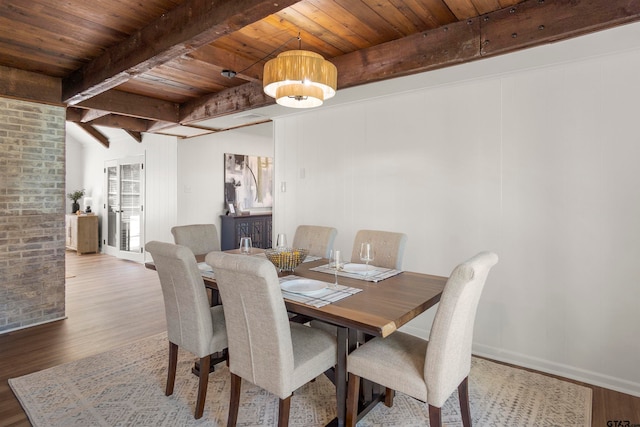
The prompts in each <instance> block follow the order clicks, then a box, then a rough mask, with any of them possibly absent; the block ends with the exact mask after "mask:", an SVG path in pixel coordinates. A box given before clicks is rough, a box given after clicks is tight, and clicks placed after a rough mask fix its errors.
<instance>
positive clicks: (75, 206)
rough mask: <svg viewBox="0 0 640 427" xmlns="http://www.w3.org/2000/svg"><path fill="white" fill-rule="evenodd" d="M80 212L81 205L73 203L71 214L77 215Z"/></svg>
mask: <svg viewBox="0 0 640 427" xmlns="http://www.w3.org/2000/svg"><path fill="white" fill-rule="evenodd" d="M79 210H80V203H78V202H73V203H72V204H71V213H76V212H78V211H79Z"/></svg>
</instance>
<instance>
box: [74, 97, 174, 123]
mask: <svg viewBox="0 0 640 427" xmlns="http://www.w3.org/2000/svg"><path fill="white" fill-rule="evenodd" d="M78 107H82V108H89V109H95V110H104V111H109V112H112V113H116V114H121V115H124V116H132V117H138V118H141V119H148V120H159V121H167V122H173V123H177V122H178V119H179V114H178V113H179V111H178V110H179V109H180V105H179V104H176V103H175V102H170V101H164V100H162V99H156V98H149V97H148V96H142V95H136V94H133V93H127V92H123V91H120V90H110V91H107V92H104V93H101V94H100V95H97V96H95V97H93V98H90V99H87V100H86V101H83V102H81V103H79V104H78Z"/></svg>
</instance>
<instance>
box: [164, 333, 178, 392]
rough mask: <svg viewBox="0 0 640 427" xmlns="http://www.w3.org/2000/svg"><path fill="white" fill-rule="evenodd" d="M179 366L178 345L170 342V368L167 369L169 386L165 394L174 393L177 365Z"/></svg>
mask: <svg viewBox="0 0 640 427" xmlns="http://www.w3.org/2000/svg"><path fill="white" fill-rule="evenodd" d="M177 366H178V345H177V344H174V343H172V342H170V343H169V369H168V371H167V388H166V390H165V395H167V396H171V395H172V394H173V386H174V384H175V382H176V367H177Z"/></svg>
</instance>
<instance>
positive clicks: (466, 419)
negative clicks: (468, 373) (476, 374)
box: [458, 377, 471, 427]
mask: <svg viewBox="0 0 640 427" xmlns="http://www.w3.org/2000/svg"><path fill="white" fill-rule="evenodd" d="M458 400H460V413H461V414H462V425H463V426H464V427H471V409H470V407H469V377H465V379H464V380H462V382H461V383H460V385H459V386H458Z"/></svg>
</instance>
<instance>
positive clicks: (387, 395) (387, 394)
mask: <svg viewBox="0 0 640 427" xmlns="http://www.w3.org/2000/svg"><path fill="white" fill-rule="evenodd" d="M395 394H396V391H395V390H394V389H392V388H389V387H385V389H384V404H385V405H386V406H387V408H391V407H392V406H393V397H394V396H395Z"/></svg>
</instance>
